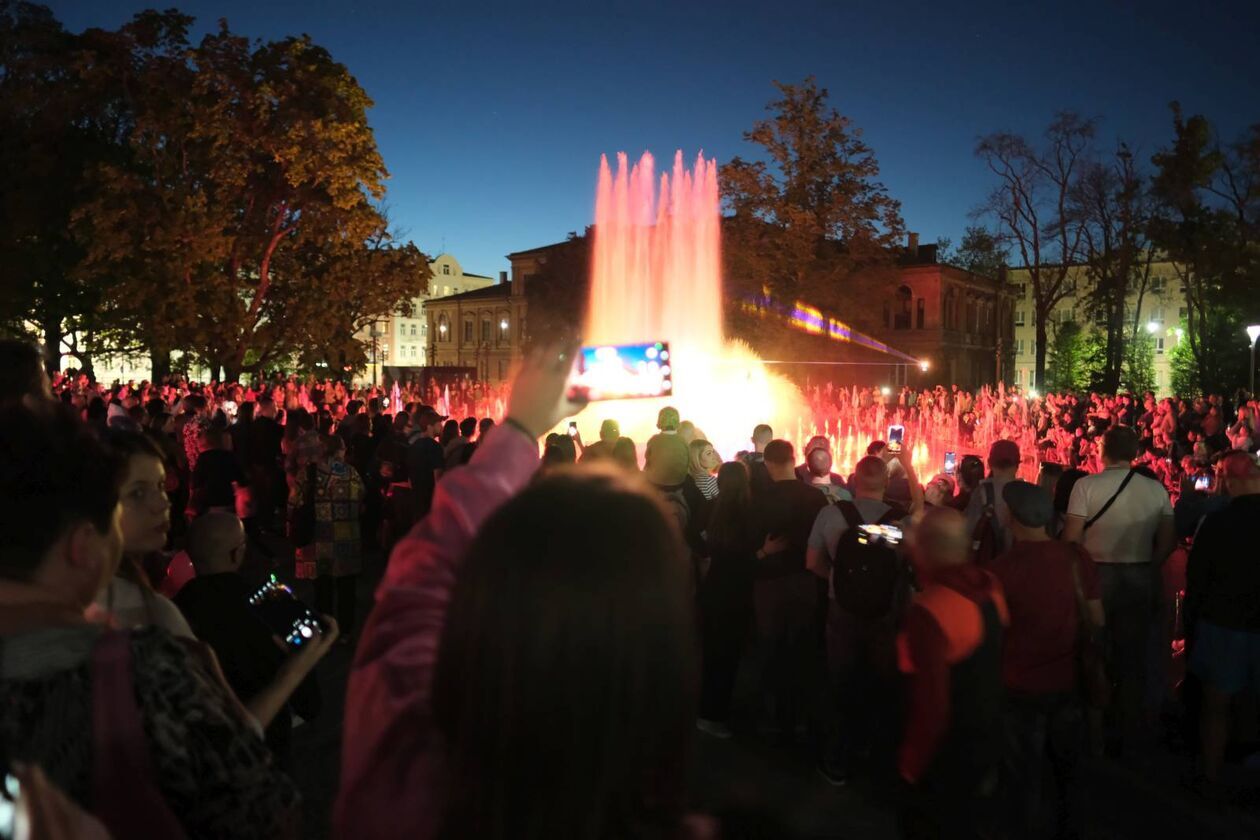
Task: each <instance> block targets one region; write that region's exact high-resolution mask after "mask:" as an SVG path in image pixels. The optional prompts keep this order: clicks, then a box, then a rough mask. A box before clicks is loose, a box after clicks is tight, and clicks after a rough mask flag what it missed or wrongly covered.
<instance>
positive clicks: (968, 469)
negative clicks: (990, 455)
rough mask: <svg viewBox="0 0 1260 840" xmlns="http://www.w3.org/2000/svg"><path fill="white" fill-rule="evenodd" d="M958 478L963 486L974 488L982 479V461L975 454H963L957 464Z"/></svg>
mask: <svg viewBox="0 0 1260 840" xmlns="http://www.w3.org/2000/svg"><path fill="white" fill-rule="evenodd" d="M958 480H959V483H961V484H962V485H963V486H964V487H967V488H969V489H972V490H974V489H975V488H976V487H978V486H979V485H980V482H981V481H983V480H984V461H981V460H980V458H979V456H977V455H964V456H963V459H962V463H960V464H959V465H958Z"/></svg>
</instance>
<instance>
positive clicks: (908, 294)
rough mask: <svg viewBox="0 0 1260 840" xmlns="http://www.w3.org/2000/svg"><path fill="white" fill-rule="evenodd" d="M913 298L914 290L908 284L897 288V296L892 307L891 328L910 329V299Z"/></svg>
mask: <svg viewBox="0 0 1260 840" xmlns="http://www.w3.org/2000/svg"><path fill="white" fill-rule="evenodd" d="M912 300H914V292H912V291H910V287H909V286H901V287H899V288H898V289H897V297H896V301H895V304H894V308H893V329H895V330H908V329H910V301H912Z"/></svg>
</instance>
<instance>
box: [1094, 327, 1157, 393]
mask: <svg viewBox="0 0 1260 840" xmlns="http://www.w3.org/2000/svg"><path fill="white" fill-rule="evenodd" d="M1105 349H1106V348H1104V350H1105ZM1104 375H1105V374H1104ZM1119 384H1120V385H1122V386H1123V387H1124V389H1125V390H1127V391H1131V392H1132V393H1134V394H1141V393H1142V392H1144V391H1154V390H1155V339H1154V338H1152V337H1151V334H1150V333H1148V332H1147V331H1146V330H1138V331H1137V332H1136V333H1134V335H1133V337H1132V338H1131V339H1130V340H1128V341H1126V342H1125V344H1124V368H1123V370H1122V371H1121V377H1120V381H1119Z"/></svg>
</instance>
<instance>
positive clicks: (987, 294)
mask: <svg viewBox="0 0 1260 840" xmlns="http://www.w3.org/2000/svg"><path fill="white" fill-rule="evenodd" d="M882 310H883V311H882V313H881V320H880V322H879V323H880V324H881V325H882V326H881V327H880V328H879V329H877V330H876V332H875V337H876V338H878V339H879V340H881V341H883V342H884V343H885V344H888V345H889V346H890V347H893V348H895V349H897V350H900V351H901V352H903V353H908V354H910V355H912V356H915V357H916V358H918V359H920V360H923V361H926V362H927V369H926V370H922V371H914V370H911V369H910V368H909V367H903V368H902V373H903V375H904V376H905V377H906V381H907V382H908V384H910V385H915V386H918V385H935V384H944V385H949V384H957V385H959V386H961V387H964V388H977V387H979V386H981V385H984V384H992V383H994V382H998V381H1001V380H1003V379H1006V378H1008V377H1009V375H1010V373H1011V371H1009V370H1006V369H1005V363H1004V361H1003V360H1004V359H1005V358H1006V355H1007V354H1006V353H1004V352H1003V349H1004V348H1009V347H1010V346H1011V342H1012V341H1013V340H1014V332H1013V330H1014V326H1013V325H1014V310H1015V295H1014V292H1013V291H1012V290H1011V289H1010V287H1009V286H1008V285H1007V284H1004V283H1002V282H1001V280H1000V279H997V278H991V277H985V276H983V275H979V274H973V273H972V272H969V271H965V270H964V269H961V268H957V267H955V266H952V265H947V264H944V263H940V262H937V258H936V246H935V245H922V246H921V245H919V244H918V241H917V237H915V236H914V235H913V234H911V237H910V240H909V242H908V244H907V248H906V253H905V256H904V257H903V259H902V264H901V268H900V272H899V275H898V279H897V285H896V286H895V288H892V289H890V290H889V293H888V294H887V295H886V296H885V298H884V300H883V302H882ZM896 384H900V383H896Z"/></svg>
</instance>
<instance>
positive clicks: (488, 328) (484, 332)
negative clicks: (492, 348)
mask: <svg viewBox="0 0 1260 840" xmlns="http://www.w3.org/2000/svg"><path fill="white" fill-rule="evenodd" d="M493 339H494V327H493V326H492V324H491V322H490V313H489V312H483V313H482V314H481V338H480V341H481V342H482V343H483V344H489V343H490V342H491V341H492V340H493Z"/></svg>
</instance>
